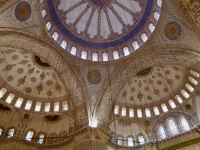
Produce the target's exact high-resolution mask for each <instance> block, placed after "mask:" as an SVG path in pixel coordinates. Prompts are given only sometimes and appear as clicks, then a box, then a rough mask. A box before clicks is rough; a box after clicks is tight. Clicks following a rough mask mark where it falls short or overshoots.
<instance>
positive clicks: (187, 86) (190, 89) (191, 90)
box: [185, 83, 194, 92]
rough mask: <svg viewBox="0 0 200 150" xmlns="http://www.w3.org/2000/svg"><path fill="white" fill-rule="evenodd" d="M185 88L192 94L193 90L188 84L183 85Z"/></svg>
mask: <svg viewBox="0 0 200 150" xmlns="http://www.w3.org/2000/svg"><path fill="white" fill-rule="evenodd" d="M185 87H186V88H187V89H188V90H189V91H190V92H194V88H193V87H192V86H191V85H189V84H188V83H187V84H186V85H185Z"/></svg>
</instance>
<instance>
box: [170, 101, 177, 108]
mask: <svg viewBox="0 0 200 150" xmlns="http://www.w3.org/2000/svg"><path fill="white" fill-rule="evenodd" d="M169 105H170V106H171V108H176V104H175V103H174V101H173V100H169Z"/></svg>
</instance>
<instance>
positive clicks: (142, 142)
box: [138, 135, 145, 145]
mask: <svg viewBox="0 0 200 150" xmlns="http://www.w3.org/2000/svg"><path fill="white" fill-rule="evenodd" d="M138 141H139V143H140V145H142V144H144V143H145V141H144V136H143V135H139V136H138Z"/></svg>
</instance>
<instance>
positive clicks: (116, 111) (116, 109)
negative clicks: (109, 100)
mask: <svg viewBox="0 0 200 150" xmlns="http://www.w3.org/2000/svg"><path fill="white" fill-rule="evenodd" d="M114 113H115V114H118V113H119V106H118V105H116V106H115V110H114Z"/></svg>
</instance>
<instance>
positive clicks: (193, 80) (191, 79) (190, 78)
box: [189, 77, 198, 85]
mask: <svg viewBox="0 0 200 150" xmlns="http://www.w3.org/2000/svg"><path fill="white" fill-rule="evenodd" d="M189 80H190V82H192V83H193V84H194V85H197V84H198V82H197V80H195V79H194V78H192V77H189Z"/></svg>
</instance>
